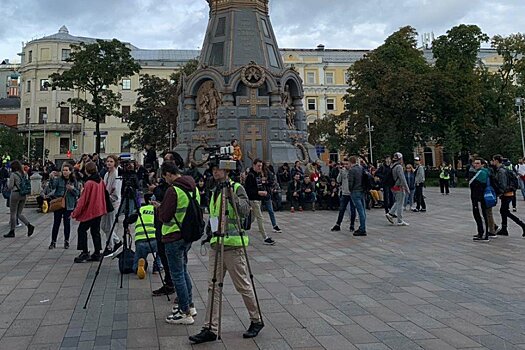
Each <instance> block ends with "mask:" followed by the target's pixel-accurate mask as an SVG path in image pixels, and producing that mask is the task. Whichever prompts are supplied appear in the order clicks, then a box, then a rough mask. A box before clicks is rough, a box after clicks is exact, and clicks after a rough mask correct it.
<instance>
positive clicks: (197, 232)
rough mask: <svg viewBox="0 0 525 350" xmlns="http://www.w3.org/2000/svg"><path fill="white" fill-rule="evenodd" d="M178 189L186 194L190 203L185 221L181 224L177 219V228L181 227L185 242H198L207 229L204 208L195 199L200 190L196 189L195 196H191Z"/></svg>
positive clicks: (184, 190)
mask: <svg viewBox="0 0 525 350" xmlns="http://www.w3.org/2000/svg"><path fill="white" fill-rule="evenodd" d="M176 187H177V188H179V189H180V190H182V191H183V192H184V194H186V196H187V197H188V200H189V203H188V208H187V209H186V215H184V220H182V222H179V221H178V220H177V218H176V217H175V222H176V223H177V226H179V229H180V232H181V234H182V238H183V239H184V241H186V242H188V243H191V242H195V241H198V240H199V239H201V237H202V235H203V234H204V229H205V227H206V223H205V222H204V215H203V212H202V208H201V206H200V204H199V202H198V201H197V199H196V198H195V196H196V191H198V189H196V190H195V192H194V193H193V194H190V193H189V192H188V191H187V190H186V189H184V188H182V187H180V186H176Z"/></svg>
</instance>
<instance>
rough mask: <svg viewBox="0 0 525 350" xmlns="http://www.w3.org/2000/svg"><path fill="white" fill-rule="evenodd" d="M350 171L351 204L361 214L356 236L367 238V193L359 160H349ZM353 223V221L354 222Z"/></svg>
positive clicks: (354, 158) (351, 158) (352, 157)
mask: <svg viewBox="0 0 525 350" xmlns="http://www.w3.org/2000/svg"><path fill="white" fill-rule="evenodd" d="M348 163H349V165H350V169H349V171H348V190H349V191H350V198H351V203H353V205H354V208H355V210H357V213H358V214H359V229H357V230H356V231H355V232H354V236H366V210H365V193H364V188H363V168H362V167H361V166H360V165H359V163H358V159H357V157H355V156H351V157H350V158H349V160H348ZM352 223H353V221H352Z"/></svg>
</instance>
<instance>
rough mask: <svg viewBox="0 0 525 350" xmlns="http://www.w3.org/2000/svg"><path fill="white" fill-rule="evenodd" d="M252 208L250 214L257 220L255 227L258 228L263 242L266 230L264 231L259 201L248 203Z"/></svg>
mask: <svg viewBox="0 0 525 350" xmlns="http://www.w3.org/2000/svg"><path fill="white" fill-rule="evenodd" d="M250 204H251V206H252V213H253V216H254V217H255V220H257V226H259V233H260V234H261V236H262V239H263V241H264V240H265V239H266V230H265V229H264V220H263V216H262V211H261V201H250Z"/></svg>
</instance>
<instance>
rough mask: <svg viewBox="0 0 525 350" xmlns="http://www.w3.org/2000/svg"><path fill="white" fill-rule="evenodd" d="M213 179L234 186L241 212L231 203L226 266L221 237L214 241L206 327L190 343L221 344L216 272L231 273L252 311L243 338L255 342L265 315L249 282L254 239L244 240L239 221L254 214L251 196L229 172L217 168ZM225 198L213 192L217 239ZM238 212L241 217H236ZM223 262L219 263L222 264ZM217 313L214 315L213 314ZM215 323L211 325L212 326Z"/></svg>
mask: <svg viewBox="0 0 525 350" xmlns="http://www.w3.org/2000/svg"><path fill="white" fill-rule="evenodd" d="M212 169H213V170H212V171H213V178H214V180H215V183H216V184H222V183H225V182H230V183H231V184H232V187H233V191H232V192H233V195H232V197H233V198H232V202H233V205H235V206H236V208H237V210H234V208H233V207H232V204H231V203H228V211H227V212H228V224H227V226H226V227H227V228H226V236H225V238H224V240H223V245H224V253H223V256H222V259H221V260H222V264H219V262H218V266H215V265H214V264H215V261H216V258H215V256H216V254H217V250H218V249H220V248H219V246H218V244H217V243H218V242H217V237H216V236H213V237H211V240H210V244H211V249H210V251H209V256H208V303H207V304H206V316H205V318H204V320H205V321H204V327H203V328H202V330H201V332H200V333H198V334H196V335H193V336H190V337H189V339H190V341H192V342H193V343H195V344H200V343H205V342H210V341H215V340H217V333H218V328H219V302H220V293H222V288H221V286H219V288H220V289H219V288H215V292H213V290H214V287H213V285H214V271H216V272H217V275H219V276H226V272H228V273H229V275H230V278H231V280H232V283H233V285H234V287H235V289H236V290H237V292H238V293H239V294H241V296H242V299H243V301H244V305H245V306H246V309H247V310H248V314H249V316H250V326H249V328H248V330H247V331H246V332H245V333H244V334H243V338H254V337H256V336H257V335H258V334H259V332H260V331H261V330H262V329H263V327H264V324H263V323H262V319H261V315H260V313H259V310H258V308H257V300H256V299H255V292H254V289H253V285H252V283H251V281H250V279H249V271H248V268H247V257H246V255H245V253H244V249H243V246H246V247H247V246H248V244H249V241H250V238H249V237H248V235H246V234H244V233H243V236H242V237H241V236H240V233H239V231H238V228H237V226H236V224H234V223H235V222H236V221H238V220H240V219H242V218H245V217H247V216H248V215H249V212H250V202H249V201H248V195H247V194H246V191H245V190H244V188H243V187H242V185H241V184H239V183H235V182H232V181H231V180H230V179H229V177H228V171H227V170H222V169H219V167H217V166H214V167H213V168H212ZM221 197H222V194H221V192H220V191H219V190H218V189H212V196H211V200H210V208H209V209H210V210H209V211H210V221H209V225H208V227H210V233H211V234H212V235H213V234H214V233H216V232H217V231H218V222H219V215H220V209H221V208H220V203H221V202H222V200H221ZM236 212H237V213H238V214H239V216H240V217H237V216H236ZM221 260H219V261H221ZM212 309H213V313H212ZM210 319H211V322H210Z"/></svg>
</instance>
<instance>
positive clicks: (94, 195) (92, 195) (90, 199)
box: [71, 174, 107, 222]
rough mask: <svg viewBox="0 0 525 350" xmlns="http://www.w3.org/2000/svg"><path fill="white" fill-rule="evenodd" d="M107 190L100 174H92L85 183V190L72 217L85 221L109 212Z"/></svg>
mask: <svg viewBox="0 0 525 350" xmlns="http://www.w3.org/2000/svg"><path fill="white" fill-rule="evenodd" d="M105 190H106V185H105V184H104V181H103V180H102V179H101V178H100V176H98V174H95V175H91V176H90V177H89V178H88V180H87V181H86V184H85V185H84V190H83V191H82V194H81V195H80V199H79V200H78V203H77V207H76V208H75V210H73V213H72V214H71V217H72V218H73V219H75V220H77V221H80V222H85V221H89V220H91V219H95V218H98V217H99V216H103V215H105V214H107V209H106V193H105Z"/></svg>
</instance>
